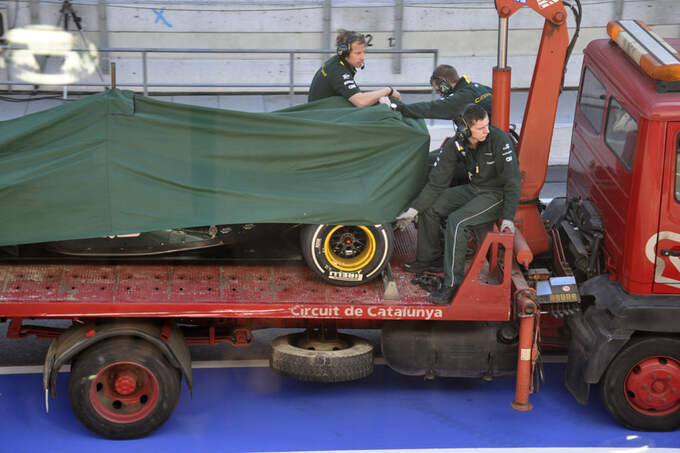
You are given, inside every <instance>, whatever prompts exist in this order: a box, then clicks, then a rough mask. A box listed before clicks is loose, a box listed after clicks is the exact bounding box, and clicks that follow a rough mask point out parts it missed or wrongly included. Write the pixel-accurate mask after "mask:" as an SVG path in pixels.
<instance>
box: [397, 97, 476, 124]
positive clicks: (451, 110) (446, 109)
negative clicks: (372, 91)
mask: <svg viewBox="0 0 680 453" xmlns="http://www.w3.org/2000/svg"><path fill="white" fill-rule="evenodd" d="M470 102H473V101H472V100H468V99H466V98H465V96H461V95H460V94H452V95H451V96H449V97H447V98H444V99H437V100H436V101H427V102H415V103H413V104H404V103H402V102H397V110H398V111H399V112H401V114H402V115H404V116H407V117H410V118H436V119H441V120H452V119H454V118H455V117H457V116H458V115H460V113H461V112H462V111H463V107H465V106H466V105H467V104H468V103H470Z"/></svg>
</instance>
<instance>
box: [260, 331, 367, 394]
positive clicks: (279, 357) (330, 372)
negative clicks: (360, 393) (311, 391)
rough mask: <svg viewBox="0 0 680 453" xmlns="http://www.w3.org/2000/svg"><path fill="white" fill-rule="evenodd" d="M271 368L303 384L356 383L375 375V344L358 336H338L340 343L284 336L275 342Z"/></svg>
mask: <svg viewBox="0 0 680 453" xmlns="http://www.w3.org/2000/svg"><path fill="white" fill-rule="evenodd" d="M269 366H270V367H271V369H272V370H274V371H275V372H276V373H278V374H280V375H282V376H288V377H292V378H295V379H298V380H301V381H311V382H345V381H353V380H356V379H361V378H364V377H366V376H369V375H370V374H371V373H373V345H371V344H370V343H369V342H368V341H366V340H364V339H363V338H359V337H356V336H354V335H345V334H338V338H337V339H336V340H318V339H314V338H312V339H310V338H309V337H308V336H307V335H306V334H305V333H302V334H291V335H284V336H282V337H278V338H276V339H275V340H274V341H273V342H272V352H271V357H270V359H269Z"/></svg>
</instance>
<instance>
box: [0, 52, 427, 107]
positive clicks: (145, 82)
mask: <svg viewBox="0 0 680 453" xmlns="http://www.w3.org/2000/svg"><path fill="white" fill-rule="evenodd" d="M16 49H20V47H16V46H15V47H10V46H0V50H3V51H4V50H16ZM72 50H75V51H81V52H86V51H88V49H80V48H74V49H72ZM98 51H99V52H102V53H108V54H116V53H132V54H141V60H142V80H141V83H137V82H123V83H120V82H117V83H116V85H117V86H122V87H142V90H143V93H144V95H148V94H149V88H150V87H152V88H161V87H175V88H287V89H288V93H289V96H290V102H291V105H293V99H294V95H295V88H299V87H305V88H306V87H308V85H309V82H308V81H306V82H305V83H297V82H296V81H295V56H296V55H300V54H317V55H326V54H334V53H335V49H324V50H310V49H182V48H144V47H139V48H101V49H98ZM366 52H367V53H371V54H431V55H432V60H433V64H432V69H433V70H434V69H435V68H436V67H437V64H438V58H439V52H438V50H437V49H369V50H367V51H366ZM155 53H160V54H167V53H174V54H249V55H253V54H287V55H288V61H289V63H288V64H289V80H288V83H253V82H249V83H182V82H178V83H168V82H152V81H149V61H148V60H149V59H148V55H149V54H155ZM0 56H1V54H0ZM0 85H8V86H12V85H19V86H22V85H30V86H33V85H34V84H33V83H30V82H25V81H22V80H0ZM110 85H111V83H110V81H109V82H107V81H102V82H76V83H73V84H71V85H69V86H93V87H94V86H110ZM394 85H396V86H399V87H428V88H429V83H428V81H422V82H406V83H402V82H399V83H395V84H394ZM41 86H42V85H41ZM44 86H63V85H61V84H54V85H49V84H44ZM362 86H365V87H369V88H370V87H378V86H384V84H381V85H376V84H362ZM64 89H65V90H66V89H67V88H66V87H65V88H64Z"/></svg>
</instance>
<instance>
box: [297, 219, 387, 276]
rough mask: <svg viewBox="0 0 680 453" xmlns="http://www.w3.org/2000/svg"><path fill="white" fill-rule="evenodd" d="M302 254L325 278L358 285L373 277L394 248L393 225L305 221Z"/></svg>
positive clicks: (301, 237) (378, 272) (301, 236)
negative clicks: (334, 223) (315, 223)
mask: <svg viewBox="0 0 680 453" xmlns="http://www.w3.org/2000/svg"><path fill="white" fill-rule="evenodd" d="M300 244H301V248H302V255H303V256H304V257H305V261H306V262H307V264H308V265H309V267H311V268H312V270H313V271H314V272H315V273H316V274H317V275H319V276H320V277H321V278H322V279H324V280H325V281H327V282H329V283H332V284H334V285H339V286H356V285H361V284H362V283H366V282H368V281H370V280H373V279H374V278H375V277H377V276H379V275H380V273H381V272H382V270H383V269H384V268H385V266H387V263H389V261H390V257H391V256H392V251H393V250H394V234H393V233H392V228H391V226H390V225H387V224H383V225H368V226H364V225H359V226H353V225H305V226H304V227H303V228H302V229H301V231H300Z"/></svg>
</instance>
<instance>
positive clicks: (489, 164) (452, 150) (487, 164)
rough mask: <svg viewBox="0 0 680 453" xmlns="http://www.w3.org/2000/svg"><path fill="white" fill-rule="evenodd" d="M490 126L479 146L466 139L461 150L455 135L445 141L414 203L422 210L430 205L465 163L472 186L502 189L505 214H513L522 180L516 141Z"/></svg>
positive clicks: (415, 206) (509, 217)
mask: <svg viewBox="0 0 680 453" xmlns="http://www.w3.org/2000/svg"><path fill="white" fill-rule="evenodd" d="M489 128H490V133H489V135H488V137H487V138H486V140H484V141H483V142H480V143H478V144H477V148H476V149H471V148H469V143H465V147H464V149H463V151H458V149H457V148H456V145H455V142H454V140H453V139H451V140H448V141H447V142H446V145H445V146H444V149H443V151H442V153H441V154H440V155H439V157H438V158H437V161H436V162H435V164H434V167H433V168H432V170H431V171H430V176H429V178H428V181H427V184H426V185H425V187H424V188H423V190H422V191H421V192H420V194H419V195H418V196H417V197H416V199H415V200H414V201H413V203H411V206H412V207H414V208H415V209H417V210H418V211H419V212H422V211H423V210H425V209H427V208H429V207H430V206H431V205H432V203H434V201H435V200H436V199H437V197H438V196H439V195H440V194H441V193H442V192H443V191H444V190H445V189H446V188H448V187H449V183H450V181H451V178H452V177H453V174H454V171H455V169H456V168H457V167H458V166H461V165H462V166H464V167H465V170H466V171H467V173H468V177H469V180H470V185H471V186H472V188H473V189H476V190H479V191H485V190H493V191H498V192H502V193H503V218H504V219H509V220H512V219H513V218H514V216H515V211H516V210H517V206H518V205H519V198H520V190H521V181H522V178H521V175H520V173H519V163H518V162H517V156H516V154H515V145H514V143H513V141H512V138H511V137H510V135H509V134H506V133H505V132H503V131H502V130H500V129H498V128H495V127H493V126H489Z"/></svg>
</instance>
